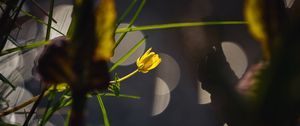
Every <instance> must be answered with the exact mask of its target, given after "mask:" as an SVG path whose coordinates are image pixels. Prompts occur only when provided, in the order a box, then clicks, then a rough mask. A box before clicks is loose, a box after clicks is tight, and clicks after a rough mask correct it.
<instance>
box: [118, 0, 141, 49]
mask: <svg viewBox="0 0 300 126" xmlns="http://www.w3.org/2000/svg"><path fill="white" fill-rule="evenodd" d="M145 3H146V0H142V3H141V4H140V6H139V7H138V9H137V11H136V12H135V14H134V15H133V17H132V19H131V20H130V22H129V25H128V26H127V28H131V27H132V25H133V23H134V22H135V21H136V19H137V18H138V16H139V15H140V13H141V11H142V9H143V7H144V5H145ZM126 34H127V32H123V33H122V34H121V36H120V38H119V39H118V40H117V42H116V43H115V47H114V49H113V50H115V49H116V48H117V47H118V45H119V44H120V43H121V42H122V40H123V39H124V37H125V36H126Z"/></svg>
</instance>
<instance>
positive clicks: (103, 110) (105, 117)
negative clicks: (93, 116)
mask: <svg viewBox="0 0 300 126" xmlns="http://www.w3.org/2000/svg"><path fill="white" fill-rule="evenodd" d="M97 98H98V102H99V105H100V108H101V111H102V115H103V120H104V126H109V125H110V124H109V120H108V115H107V112H106V109H105V106H104V103H103V100H102V98H101V96H100V95H97Z"/></svg>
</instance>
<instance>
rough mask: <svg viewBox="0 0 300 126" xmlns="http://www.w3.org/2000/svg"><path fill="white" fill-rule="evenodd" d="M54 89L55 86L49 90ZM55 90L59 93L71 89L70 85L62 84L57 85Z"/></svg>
mask: <svg viewBox="0 0 300 126" xmlns="http://www.w3.org/2000/svg"><path fill="white" fill-rule="evenodd" d="M54 87H55V85H52V86H51V87H50V88H49V89H48V90H49V91H51V90H54ZM55 88H56V90H57V91H58V92H63V91H65V90H66V89H68V88H69V85H68V84H67V83H60V84H58V85H56V87H55Z"/></svg>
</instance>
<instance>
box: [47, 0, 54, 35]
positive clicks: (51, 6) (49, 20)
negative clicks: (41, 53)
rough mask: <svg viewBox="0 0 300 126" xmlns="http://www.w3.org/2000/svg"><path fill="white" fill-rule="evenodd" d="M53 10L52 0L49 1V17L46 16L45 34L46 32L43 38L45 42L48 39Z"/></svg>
mask: <svg viewBox="0 0 300 126" xmlns="http://www.w3.org/2000/svg"><path fill="white" fill-rule="evenodd" d="M53 8H54V0H51V2H50V11H49V16H48V24H47V32H46V38H45V40H49V39H50V33H51V26H52V19H53Z"/></svg>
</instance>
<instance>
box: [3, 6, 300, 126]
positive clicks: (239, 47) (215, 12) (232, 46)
mask: <svg viewBox="0 0 300 126" xmlns="http://www.w3.org/2000/svg"><path fill="white" fill-rule="evenodd" d="M36 2H37V3H38V4H39V5H40V6H41V7H42V8H44V9H45V10H46V11H47V10H48V9H47V8H49V3H48V0H36ZM130 2H131V1H130V0H116V3H117V11H118V15H121V14H122V12H124V10H125V9H126V8H127V7H128V6H129V4H130ZM296 2H299V1H296ZM139 3H140V0H138V4H139ZM286 3H287V4H286V5H287V8H291V7H292V5H293V3H294V1H292V0H287V1H286ZM70 4H71V0H57V1H56V2H55V11H54V19H55V20H57V22H58V23H56V24H53V25H54V27H56V28H57V29H59V30H61V31H62V32H64V33H65V32H66V31H67V28H68V25H69V23H70V15H71V12H72V11H71V9H72V7H71V6H70ZM243 7H244V0H226V1H224V0H172V1H170V0H148V1H147V2H146V5H145V7H144V8H143V10H142V12H141V14H140V16H139V17H138V20H137V21H136V22H135V24H134V25H135V26H142V25H151V24H164V23H176V22H199V21H243V20H244V17H243ZM136 8H137V6H135V9H136ZM24 9H26V10H28V11H30V12H31V13H32V14H34V15H35V16H37V17H40V18H43V19H44V20H45V21H46V20H47V17H46V16H44V15H43V14H42V13H41V11H40V10H39V9H38V8H36V7H35V6H34V5H33V3H32V2H30V1H29V2H27V4H26V7H24ZM132 15H133V13H132V14H131V15H130V17H132ZM129 21H130V18H128V19H127V20H126V21H125V22H124V23H125V24H122V26H126V23H128V22H129ZM45 29H46V27H45V26H44V25H41V24H38V23H36V22H35V21H33V20H32V19H28V20H26V21H25V22H23V23H22V29H18V30H16V31H14V33H15V36H17V41H18V42H19V43H26V42H31V41H32V40H41V39H43V38H44V37H45V31H46V30H45ZM145 35H147V36H148V39H147V41H146V44H144V45H143V46H141V47H140V48H139V49H138V51H137V52H136V53H135V54H134V55H133V56H132V57H131V58H129V59H128V61H126V62H125V63H123V64H122V66H120V67H118V69H117V70H115V71H113V72H112V74H111V75H114V73H118V75H119V76H124V75H126V74H128V73H130V72H131V71H133V70H135V69H136V65H135V60H136V58H137V57H139V56H140V55H141V54H142V53H143V52H144V51H145V50H147V49H148V48H150V47H152V48H153V51H155V52H157V53H159V55H160V56H161V58H162V63H161V64H160V65H159V67H158V68H156V69H155V70H152V71H150V72H149V73H147V74H142V73H138V74H137V75H135V76H133V77H131V78H130V79H128V80H126V81H124V82H122V83H121V85H122V86H121V93H125V94H129V95H136V96H140V97H141V99H139V100H132V99H127V98H116V97H104V98H103V99H104V103H105V105H106V108H107V111H108V115H109V120H110V123H111V125H112V126H120V125H122V126H154V125H155V126H223V125H224V126H225V125H227V124H226V122H224V121H222V119H221V118H222V117H221V115H220V114H218V111H217V110H216V109H214V108H213V107H212V106H211V102H213V101H211V99H210V93H209V92H207V91H206V90H203V88H202V85H201V81H199V79H198V76H199V71H198V67H199V63H200V62H201V59H202V58H203V57H204V56H206V55H207V54H208V53H209V48H208V47H210V46H211V45H212V44H215V43H221V45H222V49H223V51H224V54H225V56H226V59H227V61H228V62H229V64H230V67H231V68H232V69H233V71H234V73H235V75H237V76H238V77H239V78H240V77H241V76H242V75H243V74H244V72H245V71H246V69H247V68H248V67H249V66H250V65H252V64H254V63H257V62H258V61H259V60H260V59H261V51H260V50H261V49H260V45H259V43H258V42H256V41H255V40H254V39H253V38H252V37H251V36H250V34H249V32H248V29H247V27H246V25H223V26H221V25H219V26H203V27H188V28H173V29H162V30H150V31H142V32H140V31H138V32H132V33H129V34H128V36H127V37H126V38H125V40H124V42H122V44H121V45H120V46H119V47H118V48H117V52H116V56H114V58H113V59H112V61H111V63H110V65H111V64H112V63H113V62H115V59H117V57H120V56H121V55H122V54H124V53H125V52H126V51H128V50H129V48H130V47H132V46H133V45H134V44H135V43H137V42H138V41H139V40H140V39H141V38H143V37H144V36H145ZM56 36H59V34H58V33H56V32H55V31H53V32H52V34H51V38H54V37H56ZM12 46H13V45H12ZM8 47H10V46H7V47H6V48H8ZM42 49H43V48H38V49H34V50H32V51H28V52H23V53H17V54H14V55H13V56H11V57H8V58H6V59H9V60H5V61H4V60H1V62H5V63H1V65H0V67H1V70H0V71H1V73H7V75H6V76H10V75H12V74H14V75H18V76H17V77H13V76H10V78H11V79H12V78H13V79H15V80H16V82H18V87H19V90H20V91H19V92H18V93H15V94H14V95H13V96H11V99H12V104H17V103H22V101H25V100H24V99H29V98H30V97H31V96H34V95H37V94H38V92H39V90H40V84H39V83H40V82H39V81H38V79H36V78H34V77H33V72H32V68H33V66H34V61H35V58H36V57H37V56H38V55H39V53H40V52H41V50H42ZM1 58H2V57H1ZM5 64H6V65H7V64H9V65H10V66H5ZM2 68H3V69H2ZM16 73H17V74H16ZM26 109H27V111H29V109H30V107H29V108H26ZM66 110H67V109H63V110H61V111H59V112H57V113H56V114H55V115H54V116H53V118H52V119H51V120H50V122H49V123H48V124H47V125H49V126H51V125H62V124H63V120H64V118H65V117H66V113H67V111H66ZM43 111H44V109H43V107H41V108H40V109H39V112H38V113H37V114H36V115H35V118H38V117H39V116H40V115H41V114H43ZM86 115H87V124H88V125H90V126H99V125H103V120H102V114H101V110H100V109H99V105H98V102H97V99H96V98H91V99H90V100H89V101H88V105H87V110H86ZM23 119H24V117H23V116H22V115H18V114H13V115H10V116H7V117H6V120H9V121H11V122H22V120H23ZM32 125H34V121H33V123H32Z"/></svg>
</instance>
